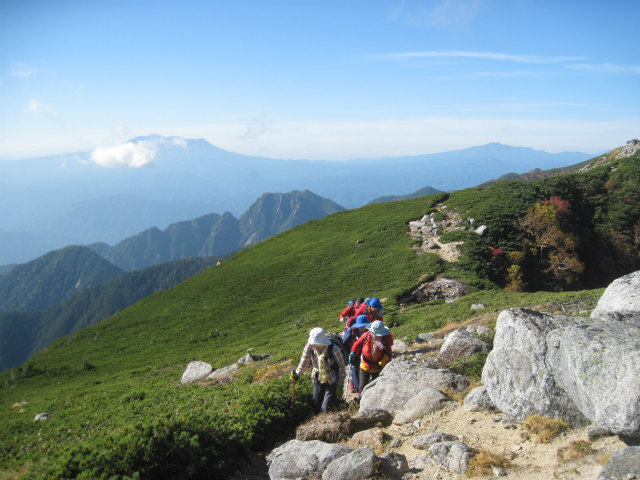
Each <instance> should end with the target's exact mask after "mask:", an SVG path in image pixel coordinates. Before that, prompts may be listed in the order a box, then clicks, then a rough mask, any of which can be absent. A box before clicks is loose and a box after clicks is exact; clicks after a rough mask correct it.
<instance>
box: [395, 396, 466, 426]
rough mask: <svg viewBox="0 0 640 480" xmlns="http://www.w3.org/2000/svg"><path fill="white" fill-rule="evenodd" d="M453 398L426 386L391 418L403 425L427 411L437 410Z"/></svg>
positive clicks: (419, 417) (413, 420)
mask: <svg viewBox="0 0 640 480" xmlns="http://www.w3.org/2000/svg"><path fill="white" fill-rule="evenodd" d="M450 402H454V400H453V399H452V398H451V397H449V396H447V395H445V394H444V393H442V392H441V391H440V390H438V389H436V388H433V387H426V388H423V389H422V390H420V391H419V392H418V393H417V394H416V395H414V396H413V397H412V398H411V399H410V400H409V401H407V403H406V404H405V406H404V407H403V408H402V410H401V411H400V412H398V414H397V415H396V417H395V418H394V419H393V423H395V424H396V425H405V424H407V423H413V422H415V421H416V420H420V419H421V418H422V417H424V416H425V415H427V414H429V413H433V412H437V411H438V410H441V409H443V408H444V407H446V406H447V404H448V403H450Z"/></svg>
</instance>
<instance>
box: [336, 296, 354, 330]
mask: <svg viewBox="0 0 640 480" xmlns="http://www.w3.org/2000/svg"><path fill="white" fill-rule="evenodd" d="M355 303H356V301H355V300H349V301H348V302H347V307H346V308H345V309H344V310H343V311H342V312H341V313H340V321H341V322H342V323H344V324H345V325H346V323H347V321H348V320H349V318H350V317H353V316H354V315H355V314H356V307H355Z"/></svg>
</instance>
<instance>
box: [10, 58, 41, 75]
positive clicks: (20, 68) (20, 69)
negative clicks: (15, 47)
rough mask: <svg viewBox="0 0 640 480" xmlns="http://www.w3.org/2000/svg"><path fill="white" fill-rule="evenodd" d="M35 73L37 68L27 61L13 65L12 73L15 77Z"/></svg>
mask: <svg viewBox="0 0 640 480" xmlns="http://www.w3.org/2000/svg"><path fill="white" fill-rule="evenodd" d="M35 73H36V69H35V68H33V67H30V66H29V65H27V64H26V63H22V62H18V63H16V64H15V65H13V68H12V69H11V75H13V76H14V77H20V78H29V77H31V76H33V75H34V74H35Z"/></svg>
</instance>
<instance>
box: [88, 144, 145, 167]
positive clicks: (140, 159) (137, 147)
mask: <svg viewBox="0 0 640 480" xmlns="http://www.w3.org/2000/svg"><path fill="white" fill-rule="evenodd" d="M157 153H158V149H157V147H156V145H155V144H154V143H153V142H139V143H133V142H127V143H121V144H120V145H116V146H113V147H97V148H96V149H94V150H93V152H91V160H93V161H94V162H95V163H97V164H98V165H100V166H102V167H105V168H114V167H124V168H141V167H144V166H146V165H149V164H150V163H152V162H153V161H154V160H155V158H156V154H157Z"/></svg>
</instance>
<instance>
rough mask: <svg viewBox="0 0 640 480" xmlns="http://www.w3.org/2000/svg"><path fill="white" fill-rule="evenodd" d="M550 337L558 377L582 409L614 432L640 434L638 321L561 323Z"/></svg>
mask: <svg viewBox="0 0 640 480" xmlns="http://www.w3.org/2000/svg"><path fill="white" fill-rule="evenodd" d="M639 318H640V317H639ZM547 342H548V345H549V352H548V355H547V357H548V364H549V365H550V367H551V370H552V372H553V375H554V378H555V379H556V383H557V384H558V385H559V386H560V387H561V388H562V389H563V390H564V391H565V392H567V394H568V395H569V397H570V398H571V400H572V401H573V402H574V403H575V405H576V406H577V407H578V409H579V410H580V411H581V412H582V413H583V414H584V415H585V416H586V417H587V418H589V419H590V420H591V421H592V422H593V423H595V424H596V425H598V426H600V427H603V428H605V429H607V430H609V431H611V432H614V433H617V434H623V435H630V436H635V437H640V323H632V322H617V321H614V322H597V323H594V324H591V325H580V326H573V327H565V328H560V329H558V330H555V331H553V332H550V333H549V335H548V336H547Z"/></svg>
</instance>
